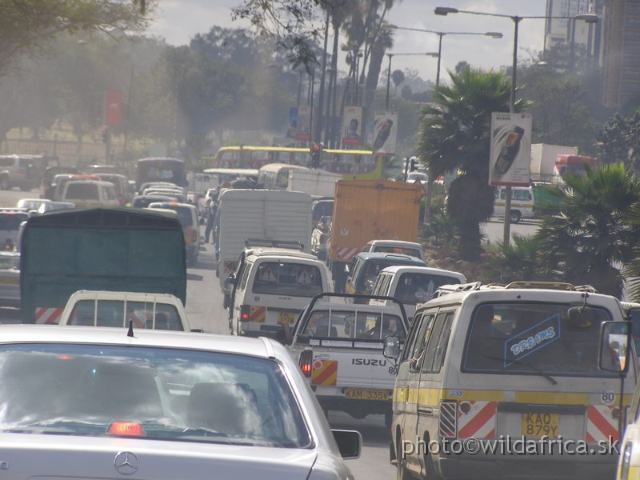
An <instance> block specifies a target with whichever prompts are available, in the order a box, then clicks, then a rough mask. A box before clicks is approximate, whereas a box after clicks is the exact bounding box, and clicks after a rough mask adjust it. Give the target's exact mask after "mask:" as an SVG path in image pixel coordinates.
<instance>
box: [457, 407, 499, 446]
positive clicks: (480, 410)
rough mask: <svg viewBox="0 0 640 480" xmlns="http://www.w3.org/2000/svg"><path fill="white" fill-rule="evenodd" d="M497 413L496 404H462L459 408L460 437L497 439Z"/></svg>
mask: <svg viewBox="0 0 640 480" xmlns="http://www.w3.org/2000/svg"><path fill="white" fill-rule="evenodd" d="M465 412H466V413H465ZM496 412H497V410H496V403H495V402H482V401H471V402H468V401H464V402H461V403H460V405H459V407H458V437H461V438H468V437H474V438H495V436H496V418H497V416H496Z"/></svg>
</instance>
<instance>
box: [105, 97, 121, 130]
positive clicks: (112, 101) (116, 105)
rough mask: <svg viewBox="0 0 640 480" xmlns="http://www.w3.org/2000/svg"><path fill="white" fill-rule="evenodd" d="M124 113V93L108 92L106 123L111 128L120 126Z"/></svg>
mask: <svg viewBox="0 0 640 480" xmlns="http://www.w3.org/2000/svg"><path fill="white" fill-rule="evenodd" d="M121 113H122V92H121V91H120V90H107V97H106V102H105V115H104V117H105V118H104V123H105V125H107V126H109V127H113V126H116V125H120V117H121Z"/></svg>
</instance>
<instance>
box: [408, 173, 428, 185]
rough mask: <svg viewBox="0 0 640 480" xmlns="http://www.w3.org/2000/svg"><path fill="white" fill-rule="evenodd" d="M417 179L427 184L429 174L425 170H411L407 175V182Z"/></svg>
mask: <svg viewBox="0 0 640 480" xmlns="http://www.w3.org/2000/svg"><path fill="white" fill-rule="evenodd" d="M416 180H417V181H418V182H420V183H421V184H422V185H425V184H427V183H428V182H429V175H427V174H426V173H424V172H410V173H409V174H408V175H407V183H416Z"/></svg>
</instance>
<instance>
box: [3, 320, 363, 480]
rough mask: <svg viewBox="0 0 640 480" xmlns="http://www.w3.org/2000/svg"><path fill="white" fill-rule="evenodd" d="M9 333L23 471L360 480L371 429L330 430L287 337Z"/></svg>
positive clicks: (11, 449) (85, 330)
mask: <svg viewBox="0 0 640 480" xmlns="http://www.w3.org/2000/svg"><path fill="white" fill-rule="evenodd" d="M0 339H1V340H0V404H1V405H2V415H0V449H2V462H4V463H3V464H2V465H5V467H3V468H5V469H6V468H11V470H12V471H13V472H14V473H13V475H12V478H16V477H17V476H19V477H21V478H44V477H50V478H80V477H82V478H105V479H106V478H132V479H133V478H135V479H138V478H153V479H158V480H163V479H177V478H179V479H181V480H191V479H198V480H199V479H203V478H210V477H211V475H212V472H215V476H219V477H220V478H234V479H239V480H249V479H251V480H253V479H255V478H260V479H262V480H281V479H284V478H286V479H292V480H306V479H310V480H313V479H332V480H350V479H353V474H352V473H351V472H350V471H349V469H348V467H347V465H346V463H345V462H344V459H345V458H357V457H358V456H359V454H360V449H361V446H362V437H361V436H360V434H359V433H358V432H355V431H344V430H343V431H335V432H332V431H331V429H330V427H329V425H328V423H327V421H326V419H325V418H324V415H323V414H322V410H321V409H320V407H319V405H318V403H317V401H316V399H315V398H314V395H313V392H312V391H311V388H310V387H309V385H308V383H307V381H306V380H305V378H304V377H303V376H302V373H301V372H300V369H299V368H298V366H297V365H296V364H295V363H294V361H293V358H292V357H291V356H290V354H289V353H288V352H287V350H286V349H285V348H284V347H283V346H282V345H280V344H279V343H278V342H276V341H272V340H268V339H264V338H261V339H251V338H241V337H240V338H239V337H231V336H229V335H210V334H204V333H189V332H166V331H162V332H160V331H155V330H145V329H135V328H134V329H133V330H132V331H131V332H130V333H129V334H127V329H124V328H101V327H74V328H56V327H51V326H43V325H0Z"/></svg>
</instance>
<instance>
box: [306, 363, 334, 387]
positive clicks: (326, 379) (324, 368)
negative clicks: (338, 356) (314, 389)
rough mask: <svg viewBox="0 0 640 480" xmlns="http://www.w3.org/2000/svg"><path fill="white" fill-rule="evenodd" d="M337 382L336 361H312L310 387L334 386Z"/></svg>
mask: <svg viewBox="0 0 640 480" xmlns="http://www.w3.org/2000/svg"><path fill="white" fill-rule="evenodd" d="M337 380H338V362H337V361H336V360H314V361H313V371H312V372H311V385H322V386H325V387H329V386H335V384H336V381H337Z"/></svg>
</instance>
